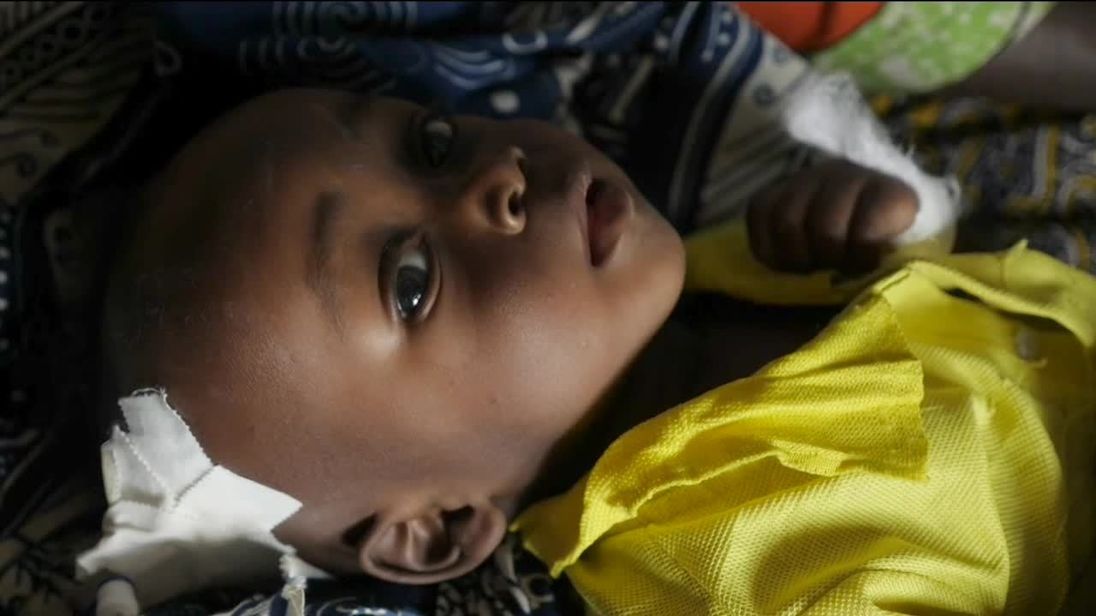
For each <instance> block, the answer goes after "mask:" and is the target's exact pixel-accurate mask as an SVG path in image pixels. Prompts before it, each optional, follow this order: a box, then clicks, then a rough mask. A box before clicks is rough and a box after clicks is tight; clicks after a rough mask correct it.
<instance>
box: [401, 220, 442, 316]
mask: <svg viewBox="0 0 1096 616" xmlns="http://www.w3.org/2000/svg"><path fill="white" fill-rule="evenodd" d="M390 250H392V251H394V252H393V254H391V255H390V258H391V259H392V280H391V296H392V302H393V304H395V308H396V314H398V315H399V317H400V319H402V320H404V321H411V322H414V321H418V320H420V319H422V318H423V316H424V315H425V312H426V309H427V307H428V305H429V303H430V293H431V291H432V289H431V285H432V283H433V280H432V279H433V274H434V272H433V269H434V267H433V258H432V255H431V254H430V248H429V246H427V244H426V241H425V240H424V239H423V238H422V237H415V238H412V239H409V240H406V241H401V242H399V243H397V244H396V245H395V246H393V247H392V248H391V249H390Z"/></svg>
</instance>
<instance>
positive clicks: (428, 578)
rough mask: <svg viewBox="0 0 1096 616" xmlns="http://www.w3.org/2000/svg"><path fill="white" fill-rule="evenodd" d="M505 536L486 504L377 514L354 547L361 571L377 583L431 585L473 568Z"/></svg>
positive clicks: (495, 511)
mask: <svg viewBox="0 0 1096 616" xmlns="http://www.w3.org/2000/svg"><path fill="white" fill-rule="evenodd" d="M505 534H506V515H505V513H503V511H502V509H500V508H499V507H498V506H497V505H495V504H494V503H491V502H489V501H484V502H481V503H476V504H469V505H466V506H464V507H460V508H458V509H455V510H446V509H443V508H441V507H432V508H430V509H428V510H425V511H419V512H413V513H411V514H404V515H399V514H396V515H386V514H384V513H378V514H377V517H376V520H375V523H374V524H373V525H372V527H371V528H370V529H369V531H368V532H367V533H366V534H365V535H364V536H363V537H362V538H361V541H360V542H359V543H358V562H359V565H360V566H361V569H362V571H364V572H365V573H367V574H369V575H371V576H373V577H376V578H380V579H383V580H387V581H390V582H396V583H400V584H433V583H436V582H441V581H444V580H448V579H452V578H455V577H458V576H460V575H463V574H465V573H467V572H469V571H471V570H472V569H474V568H476V567H477V566H478V565H479V564H480V563H482V562H483V561H484V560H485V559H486V558H487V557H488V556H489V555H490V554H491V552H492V551H493V550H494V549H495V547H496V546H498V544H499V543H500V542H501V541H502V538H503V536H504V535H505Z"/></svg>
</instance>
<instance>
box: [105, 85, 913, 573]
mask: <svg viewBox="0 0 1096 616" xmlns="http://www.w3.org/2000/svg"><path fill="white" fill-rule="evenodd" d="M425 115H426V114H425V111H424V110H423V109H422V108H420V107H417V106H416V105H413V104H410V103H406V102H401V101H395V100H390V99H366V98H363V97H360V96H356V95H351V94H345V93H339V92H329V91H319V90H287V91H281V92H276V93H272V94H268V95H265V96H262V97H260V98H257V99H254V100H252V101H250V102H248V103H246V104H244V105H243V106H241V107H240V108H238V109H236V110H234V111H232V112H231V113H229V114H228V115H226V116H225V117H223V118H222V119H220V120H219V121H217V122H216V123H214V124H213V125H211V126H210V127H208V128H207V129H206V130H204V131H203V132H202V133H201V134H199V135H198V136H197V137H196V138H195V139H194V140H193V141H192V142H191V143H189V144H188V145H187V146H186V147H184V149H183V150H182V151H181V152H179V153H178V155H177V156H176V157H175V158H174V160H173V161H172V163H171V164H170V165H169V166H168V167H167V168H166V169H165V170H164V171H163V172H162V173H161V174H160V175H159V176H158V177H157V178H156V180H155V181H154V183H153V185H152V187H151V189H150V191H149V202H150V207H149V209H148V211H147V213H146V215H145V217H144V218H143V219H142V220H141V222H140V224H139V225H138V233H136V234H135V236H134V239H133V241H132V246H131V249H130V250H129V253H128V254H129V256H128V257H127V258H126V259H124V263H123V264H122V265H121V266H120V267H119V270H118V272H117V273H116V276H115V281H114V284H113V285H112V291H111V292H110V293H111V297H113V298H114V300H113V301H114V303H115V304H116V305H114V306H113V309H110V308H111V305H110V303H108V312H112V313H114V314H115V320H114V321H113V322H111V321H109V319H108V327H107V331H108V332H110V333H109V334H108V338H110V339H112V340H113V343H112V344H113V352H114V354H115V356H116V357H128V358H135V359H134V360H133V361H128V362H122V364H124V365H122V366H121V368H120V370H119V372H120V374H119V381H120V384H121V386H122V389H123V391H124V390H127V389H132V388H134V387H137V386H142V385H145V386H147V385H148V384H149V383H156V384H158V385H161V386H163V387H165V388H166V389H167V391H168V392H169V395H170V396H171V400H172V402H173V405H174V406H175V407H176V408H177V409H178V410H179V411H180V412H181V413H182V414H183V416H184V418H185V419H186V421H187V422H188V424H189V425H190V426H191V429H192V430H193V431H194V433H195V435H196V436H197V438H198V439H199V441H200V442H201V443H202V444H203V447H204V448H205V449H206V451H207V453H208V454H209V455H210V457H211V458H212V459H214V460H216V461H217V462H218V463H219V464H223V465H224V466H226V467H228V468H229V469H231V470H233V471H234V472H236V473H239V474H241V475H243V476H245V477H249V478H252V479H254V480H256V481H259V482H261V483H264V484H266V485H269V486H271V487H274V488H276V489H278V490H281V491H283V492H286V493H288V494H290V495H292V496H294V497H295V498H297V499H298V500H300V501H301V502H302V503H303V507H302V509H301V510H300V511H299V512H298V513H297V514H295V515H294V516H292V517H291V518H290V519H288V520H287V521H285V522H284V523H283V524H282V525H280V526H279V527H278V528H277V529H275V534H276V535H277V536H278V537H279V539H281V540H282V541H284V542H286V543H289V544H290V545H293V546H294V547H296V548H297V550H298V552H299V554H300V555H301V556H302V557H303V558H304V559H305V560H308V561H310V562H312V563H313V564H315V565H317V566H320V567H322V568H324V569H327V570H329V571H332V572H335V573H352V572H365V573H367V574H370V575H373V576H376V577H380V578H382V579H387V580H390V581H396V582H403V583H432V582H436V581H439V580H443V579H448V578H451V577H455V576H458V575H461V574H462V573H465V572H467V571H468V570H470V569H472V568H473V567H475V566H476V565H478V564H479V563H480V562H482V560H483V559H484V558H486V557H487V555H488V554H489V553H490V552H491V551H492V550H493V549H494V547H495V546H496V545H497V544H498V542H499V541H500V540H501V538H502V537H503V535H504V533H505V530H506V525H507V522H508V520H509V519H510V518H511V517H512V516H513V515H514V514H515V513H516V512H517V510H518V509H519V508H520V507H521V506H522V505H523V504H524V503H525V502H527V501H528V500H529V499H532V498H538V497H540V496H544V495H547V494H551V493H553V492H556V491H558V490H561V489H564V488H566V487H567V486H568V485H569V484H570V483H571V482H573V481H574V480H575V479H577V478H578V477H579V476H580V475H581V474H582V473H583V472H585V470H586V469H588V468H589V466H590V465H591V464H592V463H593V461H594V460H595V459H596V457H597V456H598V455H599V454H600V452H601V451H603V450H604V448H605V447H606V446H607V445H608V443H609V442H611V441H612V439H614V438H615V437H616V436H617V435H619V434H620V433H622V432H623V431H625V430H627V429H628V428H630V427H631V426H634V425H635V424H636V423H638V422H639V421H642V420H643V419H645V418H647V417H650V416H652V415H654V414H655V413H658V412H661V411H663V410H665V409H666V408H669V407H670V406H672V405H673V404H676V403H678V402H681V401H684V400H686V399H688V398H689V397H692V396H695V395H696V394H699V393H701V392H703V391H705V390H707V389H710V388H711V387H713V386H715V385H718V384H722V383H725V382H727V381H729V380H732V379H733V378H737V377H739V376H743V375H746V374H749V373H751V372H753V371H755V370H756V369H757V368H758V367H759V366H761V365H762V364H764V363H766V362H768V361H771V360H772V359H774V358H776V357H778V356H779V355H782V354H784V353H788V352H791V351H793V350H794V349H795V348H797V347H798V346H799V345H801V344H803V343H804V342H805V341H806V340H808V339H809V338H810V337H811V336H813V335H814V334H816V333H817V331H818V329H819V328H820V327H821V326H822V325H823V324H824V323H825V320H826V319H827V318H828V316H829V315H824V316H823V317H820V316H819V315H811V316H809V318H803V315H801V314H797V313H793V312H787V313H782V312H779V311H778V312H777V314H776V316H775V317H773V318H769V319H759V318H757V315H758V313H756V312H754V313H750V312H749V311H744V310H743V309H742V307H738V308H736V307H735V306H733V305H730V304H728V305H725V306H723V307H722V308H720V309H719V310H718V311H717V312H718V318H715V319H707V320H705V319H687V321H689V322H690V323H691V325H689V326H687V327H683V326H682V324H681V323H680V322H678V321H676V320H674V319H670V318H669V317H670V315H671V311H672V310H673V309H674V307H675V305H676V304H677V302H678V299H679V296H680V293H681V286H682V281H683V275H684V258H683V247H682V243H681V240H680V238H679V237H678V236H677V235H676V233H675V232H674V231H673V229H672V228H671V227H670V226H669V225H668V224H667V223H666V222H665V221H664V220H663V219H662V218H661V217H660V216H659V215H658V214H657V212H656V211H655V210H654V209H653V208H652V207H651V206H650V205H649V204H648V203H647V202H646V201H645V200H644V199H643V197H642V196H641V195H640V194H639V193H638V192H637V191H636V189H635V187H634V186H633V185H632V183H631V182H630V181H629V180H628V178H627V177H626V176H625V174H624V173H623V172H622V171H621V170H620V169H619V168H618V167H617V166H616V165H615V164H613V163H612V162H611V161H609V160H608V159H607V158H605V157H604V156H603V155H602V154H600V153H599V152H597V151H596V150H594V149H593V148H592V147H591V146H589V145H588V144H586V143H585V142H583V141H581V140H579V139H577V138H575V137H573V136H571V135H569V134H567V133H565V132H563V131H560V130H558V129H556V128H554V127H552V126H550V125H547V124H543V123H539V122H531V121H513V122H499V121H493V120H487V119H481V118H472V117H458V118H454V119H453V120H452V125H453V126H454V127H455V129H456V133H455V134H456V136H455V139H454V140H453V141H452V144H451V145H452V147H451V148H448V151H447V152H446V154H445V156H444V157H442V158H443V160H442V162H441V163H440V164H436V165H435V164H431V162H430V161H431V160H432V159H431V158H430V156H429V155H427V154H424V151H423V150H424V145H427V146H429V144H430V143H435V142H434V141H431V140H430V139H427V138H426V136H424V134H423V127H424V126H425V124H424V122H423V119H424V117H425ZM427 149H429V147H428V148H427ZM588 177H589V178H595V179H600V180H604V181H605V182H608V183H609V184H611V185H612V186H615V187H617V188H618V189H619V190H620V191H623V192H622V194H626V195H628V197H629V198H630V201H629V202H630V203H631V204H632V207H631V208H629V209H628V210H627V213H626V215H623V216H622V217H621V218H620V226H619V229H620V236H619V241H618V242H616V243H615V244H614V246H615V247H614V249H613V250H612V251H611V252H610V253H609V254H608V256H606V257H605V258H604V259H603V260H600V261H599V260H598V259H596V258H593V257H592V256H591V253H590V248H589V246H588V244H589V243H590V242H588V240H587V237H586V236H585V235H584V231H583V229H584V227H585V225H584V224H583V222H582V220H581V217H580V216H579V215H578V214H576V208H575V207H574V206H573V200H574V199H579V200H580V203H581V199H582V198H583V193H584V191H585V184H584V183H583V181H584V180H583V178H588ZM576 186H577V187H578V188H576ZM576 190H577V191H578V193H577V197H576V193H575V191H576ZM911 199H912V201H911ZM915 210H916V199H915V198H914V197H912V192H911V191H909V189H908V187H905V186H904V185H902V184H901V183H900V182H898V181H897V180H893V179H891V178H887V177H886V176H881V175H880V174H877V173H875V172H872V171H869V170H866V169H862V168H859V167H856V166H855V165H851V164H848V163H845V164H834V165H830V166H825V167H823V168H822V171H811V170H808V171H806V172H804V174H800V175H798V176H793V177H791V178H788V179H786V180H785V181H783V182H781V183H778V184H777V185H775V186H774V187H772V188H771V189H770V190H769V191H766V192H765V193H764V194H763V195H761V196H760V197H759V198H758V200H757V201H756V202H755V204H754V206H753V207H752V208H751V216H750V228H751V237H752V238H754V239H756V241H757V244H756V245H755V246H754V248H755V252H757V253H758V256H759V257H760V258H762V260H764V261H766V262H770V263H772V264H773V265H774V267H778V268H785V269H794V270H806V269H811V268H818V267H832V266H841V267H843V266H844V264H846V263H850V262H853V261H855V262H856V264H857V266H863V264H864V263H865V262H869V263H870V258H871V257H870V256H869V257H867V258H866V259H867V260H866V261H858V260H857V259H859V258H861V256H862V254H863V253H864V252H865V250H866V249H865V247H871V248H872V250H876V249H877V248H878V246H880V245H882V244H884V243H885V242H886V241H887V240H888V239H892V238H893V236H894V235H897V234H898V233H900V232H901V231H902V230H904V229H905V228H906V227H907V226H908V225H909V223H910V222H912V218H913V212H915ZM321 211H326V212H328V213H329V214H332V215H331V216H330V217H329V218H328V219H327V220H328V224H326V225H318V224H317V221H318V220H319V218H318V213H319V212H321ZM792 240H794V241H797V242H805V243H806V244H807V245H809V246H810V247H811V248H810V249H809V250H807V251H806V252H804V253H802V254H800V253H798V252H796V253H793V254H794V255H795V256H794V258H791V259H790V260H785V257H780V256H778V255H780V254H785V253H782V252H780V251H779V250H778V247H779V246H780V243H779V242H786V241H792ZM423 246H428V249H429V251H428V253H420V252H417V251H418V250H420V249H421V248H422V247H423ZM412 253H413V254H427V255H432V256H430V257H428V258H427V261H428V262H430V263H432V264H433V269H432V271H433V274H432V275H431V278H430V279H431V281H432V282H431V284H428V285H426V286H427V288H428V290H427V292H426V296H425V298H424V300H423V302H422V303H421V304H420V305H419V306H420V308H421V311H419V312H416V313H415V314H414V315H413V316H412V317H411V318H404V315H402V314H401V313H400V310H399V308H398V305H397V304H398V301H397V300H398V297H399V296H400V294H399V293H398V289H397V285H396V284H395V276H394V273H393V268H392V267H390V265H391V263H392V262H393V260H396V262H403V261H402V260H401V259H402V258H403V257H405V256H408V255H411V254H412ZM872 254H875V253H872ZM850 255H859V256H857V257H856V258H853V257H850ZM595 262H596V263H595ZM144 288H148V289H154V290H155V293H154V297H156V302H153V303H152V304H149V305H147V306H145V307H144V308H141V310H142V311H143V312H142V313H141V314H140V315H137V316H140V317H141V319H139V321H140V322H141V323H142V326H141V327H139V328H138V329H137V331H131V330H132V329H133V328H132V325H125V323H126V322H127V318H128V317H130V316H133V313H127V312H125V310H124V309H123V306H125V305H126V304H127V300H125V299H124V298H125V297H127V295H126V294H127V293H139V291H137V290H134V289H144ZM140 292H143V291H140ZM134 297H136V296H134ZM133 301H134V299H133V297H130V299H129V300H128V302H129V303H132V302H133ZM137 305H141V304H140V303H139V302H138V304H137ZM768 312H770V313H771V312H772V311H768ZM694 316H695V315H694ZM131 321H132V319H131ZM728 350H729V351H731V352H728ZM545 469H548V470H549V471H550V472H543V471H545ZM553 480H554V481H553Z"/></svg>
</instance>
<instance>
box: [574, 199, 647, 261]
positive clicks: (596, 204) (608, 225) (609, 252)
mask: <svg viewBox="0 0 1096 616" xmlns="http://www.w3.org/2000/svg"><path fill="white" fill-rule="evenodd" d="M634 211H635V204H634V203H633V202H632V196H631V195H630V194H628V191H627V190H625V189H624V188H623V187H622V186H620V185H619V184H617V183H616V182H612V181H610V180H606V179H603V178H594V179H592V180H591V181H590V182H589V184H587V186H586V216H585V221H584V222H585V223H586V234H585V235H586V241H587V244H588V247H589V254H590V265H592V266H593V267H601V266H602V265H604V264H605V263H607V262H608V261H609V259H610V258H611V257H612V256H613V253H614V252H615V251H616V247H617V245H618V244H619V243H620V238H621V236H623V235H624V230H625V228H626V227H627V224H628V220H629V219H630V218H631V216H632V213H633V212H634Z"/></svg>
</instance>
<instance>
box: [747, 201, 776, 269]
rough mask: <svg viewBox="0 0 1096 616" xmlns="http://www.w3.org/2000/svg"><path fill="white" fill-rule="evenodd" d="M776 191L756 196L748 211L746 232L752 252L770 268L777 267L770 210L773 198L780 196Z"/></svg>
mask: <svg viewBox="0 0 1096 616" xmlns="http://www.w3.org/2000/svg"><path fill="white" fill-rule="evenodd" d="M778 194H779V192H778V190H776V189H772V188H770V189H768V190H765V191H763V192H762V193H761V194H759V195H758V196H756V197H755V198H754V199H753V200H752V201H751V202H750V206H749V208H748V209H747V210H746V231H747V233H748V234H749V240H750V251H751V252H753V255H754V257H756V258H757V260H758V261H760V262H761V263H763V264H765V265H767V266H768V267H775V266H776V260H775V259H774V258H773V243H772V232H771V230H770V229H769V210H770V209H771V208H772V206H773V198H774V196H776V195H778Z"/></svg>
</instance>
